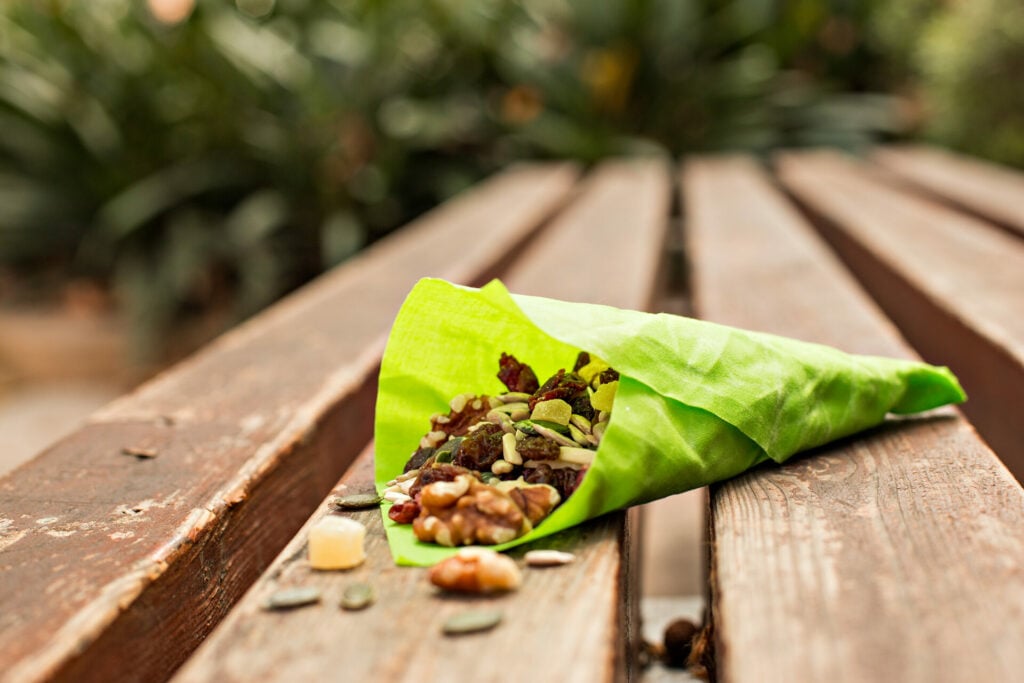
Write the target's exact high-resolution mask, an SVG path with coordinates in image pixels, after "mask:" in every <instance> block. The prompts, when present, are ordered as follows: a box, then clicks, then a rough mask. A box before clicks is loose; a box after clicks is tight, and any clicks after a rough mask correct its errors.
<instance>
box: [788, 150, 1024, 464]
mask: <svg viewBox="0 0 1024 683" xmlns="http://www.w3.org/2000/svg"><path fill="white" fill-rule="evenodd" d="M779 175H780V177H781V179H782V181H783V182H784V183H785V184H786V187H787V188H788V189H789V191H790V192H791V193H792V194H793V196H794V197H796V199H797V201H798V202H799V203H800V205H801V206H802V207H803V208H804V209H805V210H806V211H807V212H808V213H809V214H810V215H811V216H812V217H813V219H814V220H815V222H816V224H817V225H818V226H819V227H820V229H821V230H822V233H823V234H824V235H825V237H826V238H827V239H828V240H829V241H830V242H831V243H832V244H833V246H834V247H835V248H836V250H837V251H838V253H839V254H840V255H841V256H842V257H843V259H844V260H845V261H846V262H847V264H848V266H849V267H850V268H851V269H852V270H853V271H854V272H855V273H856V274H857V276H858V277H859V278H860V280H861V282H862V283H863V284H864V286H865V288H867V289H868V291H869V292H871V294H872V296H873V297H874V298H875V300H876V301H878V302H879V303H880V304H881V306H882V307H883V308H884V309H885V311H886V313H887V314H888V315H889V317H890V318H891V319H892V320H893V321H895V322H896V324H897V325H899V327H900V329H901V330H903V333H904V334H905V335H906V337H907V339H908V340H909V341H910V342H911V344H913V345H914V347H915V348H916V349H917V350H918V351H919V352H920V353H921V355H923V356H924V357H925V358H926V359H928V360H930V361H932V362H937V363H942V364H945V365H949V366H950V367H951V368H952V369H953V370H954V371H955V372H956V373H957V376H959V377H960V379H961V381H962V382H963V385H964V388H965V389H966V391H967V394H968V396H969V397H970V400H969V401H968V402H967V403H966V404H965V406H964V412H966V413H967V416H968V417H970V418H971V421H972V422H973V423H974V424H975V426H976V427H977V428H978V430H979V431H980V432H981V434H982V436H984V437H985V439H986V440H987V441H988V442H989V444H990V445H991V446H992V448H993V449H994V450H995V451H996V453H998V454H999V456H1000V457H1001V458H1002V459H1003V461H1004V462H1005V463H1006V464H1007V466H1008V467H1009V468H1010V470H1011V471H1012V472H1013V473H1014V474H1015V475H1016V476H1017V478H1018V479H1024V419H1021V406H1022V405H1024V239H1020V238H1018V237H1016V236H1015V235H1014V234H1012V233H1009V232H1006V231H1004V230H1001V229H999V228H996V227H994V226H992V225H990V224H988V223H985V222H983V221H980V220H978V219H976V218H973V217H971V216H967V215H965V214H963V213H961V212H959V211H956V210H953V209H950V208H947V207H944V206H942V205H940V204H936V203H934V202H932V201H928V200H927V199H923V198H921V197H920V196H916V195H914V194H912V193H908V192H905V191H901V190H900V189H897V188H894V187H893V186H892V185H891V184H889V183H887V182H886V181H885V180H884V179H883V178H880V177H877V176H875V175H874V174H873V173H872V167H870V166H868V165H867V164H863V163H861V162H858V161H856V160H854V159H853V158H851V157H845V156H843V155H842V154H840V153H838V152H811V153H803V154H791V155H786V156H783V157H781V158H780V159H779Z"/></svg>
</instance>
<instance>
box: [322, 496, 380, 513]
mask: <svg viewBox="0 0 1024 683" xmlns="http://www.w3.org/2000/svg"><path fill="white" fill-rule="evenodd" d="M381 500H382V499H381V497H380V496H379V495H378V494H376V493H349V494H347V495H344V496H337V497H335V498H334V500H332V501H331V505H333V506H334V507H335V508H337V509H338V510H362V509H365V508H372V507H375V506H377V505H380V501H381Z"/></svg>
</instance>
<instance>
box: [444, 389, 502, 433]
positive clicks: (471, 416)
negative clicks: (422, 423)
mask: <svg viewBox="0 0 1024 683" xmlns="http://www.w3.org/2000/svg"><path fill="white" fill-rule="evenodd" d="M477 401H479V402H480V403H479V405H480V407H479V408H474V407H473V404H474V403H476V402H477ZM490 409H491V407H490V404H489V403H488V401H487V397H486V396H477V397H475V398H474V399H472V400H470V401H467V402H466V406H465V407H464V408H463V409H462V410H461V411H459V412H457V413H456V412H455V411H454V410H452V411H449V412H448V417H447V418H446V419H445V420H444V421H443V422H439V421H437V420H436V419H435V420H434V421H433V422H431V424H430V428H431V430H432V431H438V432H444V433H445V434H447V435H448V436H464V435H465V434H466V433H467V432H468V431H469V428H470V427H472V426H473V425H475V424H476V423H477V422H480V421H481V420H482V419H483V418H484V416H485V415H487V412H488V411H489V410H490Z"/></svg>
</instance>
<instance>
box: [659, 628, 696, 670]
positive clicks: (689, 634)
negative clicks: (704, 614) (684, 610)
mask: <svg viewBox="0 0 1024 683" xmlns="http://www.w3.org/2000/svg"><path fill="white" fill-rule="evenodd" d="M697 630H698V629H697V625H696V624H694V623H693V622H692V621H690V620H689V619H676V620H675V621H673V622H671V623H670V624H669V625H668V626H667V627H665V636H664V642H665V663H666V664H667V665H668V666H671V667H676V668H683V667H685V666H686V659H687V657H689V656H690V651H691V649H692V647H693V637H694V636H695V635H697Z"/></svg>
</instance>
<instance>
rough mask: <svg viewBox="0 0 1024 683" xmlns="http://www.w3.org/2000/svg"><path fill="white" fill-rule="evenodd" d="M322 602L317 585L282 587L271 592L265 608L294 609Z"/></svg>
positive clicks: (264, 604)
mask: <svg viewBox="0 0 1024 683" xmlns="http://www.w3.org/2000/svg"><path fill="white" fill-rule="evenodd" d="M317 602H320V589H319V588H316V587H315V586H298V587H295V588H282V589H281V590H279V591H276V592H275V593H271V594H270V595H269V596H268V597H267V599H266V600H265V601H264V603H263V609H265V610H281V609H293V608H295V607H302V606H304V605H312V604H314V603H317Z"/></svg>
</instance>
